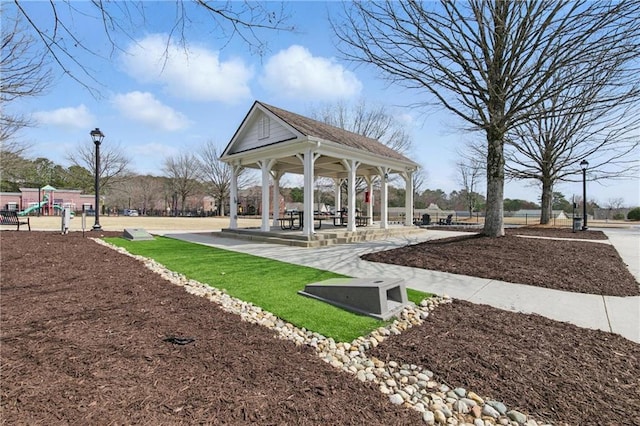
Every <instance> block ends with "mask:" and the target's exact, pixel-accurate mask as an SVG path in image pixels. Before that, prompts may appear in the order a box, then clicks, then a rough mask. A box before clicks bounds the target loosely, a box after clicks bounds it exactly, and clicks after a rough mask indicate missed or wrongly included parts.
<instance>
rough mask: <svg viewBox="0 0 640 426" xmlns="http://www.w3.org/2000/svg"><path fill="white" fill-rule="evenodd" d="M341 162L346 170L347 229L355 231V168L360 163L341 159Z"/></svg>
mask: <svg viewBox="0 0 640 426" xmlns="http://www.w3.org/2000/svg"><path fill="white" fill-rule="evenodd" d="M342 164H344V166H345V168H346V169H347V172H348V176H349V177H348V180H347V184H348V188H349V190H348V191H347V198H348V202H347V209H348V211H347V231H349V232H355V230H356V170H357V169H358V166H359V165H360V163H359V162H357V161H355V160H342Z"/></svg>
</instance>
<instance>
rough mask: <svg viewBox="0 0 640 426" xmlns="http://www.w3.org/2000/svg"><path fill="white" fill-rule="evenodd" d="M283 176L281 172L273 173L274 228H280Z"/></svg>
mask: <svg viewBox="0 0 640 426" xmlns="http://www.w3.org/2000/svg"><path fill="white" fill-rule="evenodd" d="M282 174H283V173H282V172H281V171H272V172H271V178H272V179H273V226H278V219H279V218H280V178H281V177H282Z"/></svg>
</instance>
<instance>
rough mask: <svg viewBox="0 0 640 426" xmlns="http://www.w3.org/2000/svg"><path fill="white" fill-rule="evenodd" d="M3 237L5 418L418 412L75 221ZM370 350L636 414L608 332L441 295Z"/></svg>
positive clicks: (571, 412)
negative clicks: (72, 225) (74, 229)
mask: <svg viewBox="0 0 640 426" xmlns="http://www.w3.org/2000/svg"><path fill="white" fill-rule="evenodd" d="M111 235H121V234H120V233H113V234H111ZM91 236H94V235H93V234H92V235H91ZM510 238H511V237H507V238H505V239H504V240H505V241H508V240H509V239H510ZM0 239H1V244H0V257H1V259H2V263H1V265H2V271H1V273H2V275H1V278H2V279H1V280H0V291H1V293H2V297H1V298H0V323H1V324H2V327H1V328H0V356H1V357H0V360H1V368H0V408H1V410H2V419H1V421H2V423H3V424H61V423H74V424H96V423H100V424H111V423H116V424H133V423H138V424H198V423H219V424H224V423H231V424H238V423H250V422H256V423H259V424H279V425H280V424H336V423H339V424H419V423H420V422H421V420H420V415H419V414H418V413H416V412H413V411H412V410H408V409H404V408H399V407H396V406H392V405H391V404H390V403H389V402H388V399H387V397H386V396H384V395H382V394H381V393H379V392H378V391H377V389H375V388H374V387H372V386H370V385H367V384H365V383H361V382H359V381H358V380H357V379H355V378H354V377H353V376H349V375H347V374H344V373H342V372H339V371H337V370H336V369H334V368H332V367H330V366H329V365H328V364H326V363H324V362H322V361H321V360H320V359H319V358H318V357H317V356H316V355H314V353H313V352H312V351H311V350H309V349H308V348H300V347H296V346H295V345H293V344H291V343H289V342H285V341H281V340H278V339H275V338H274V337H273V333H271V332H269V331H268V330H267V329H265V328H262V327H260V326H257V325H253V324H249V323H245V322H242V321H240V319H239V318H238V317H237V316H235V315H232V314H228V313H225V312H223V311H221V310H220V309H218V308H217V307H216V306H215V305H214V304H213V303H211V302H209V301H207V300H205V299H203V298H199V297H196V296H193V295H190V294H188V293H186V292H185V291H184V290H183V289H182V288H180V287H178V286H175V285H173V284H171V283H169V282H167V281H165V280H163V279H162V278H160V277H159V276H158V275H156V274H154V273H152V272H150V271H149V270H147V269H146V268H145V267H143V266H142V264H141V263H140V262H138V261H136V260H134V259H132V258H130V257H128V256H124V255H121V254H119V253H117V252H116V251H113V250H110V249H108V248H105V247H103V246H101V245H98V244H96V243H95V242H93V241H91V240H89V239H86V238H85V239H83V238H82V237H81V235H80V234H74V233H71V234H69V235H65V236H61V235H59V234H57V233H43V232H30V233H29V232H20V233H17V232H12V231H3V232H1V233H0ZM501 240H502V239H501ZM468 241H471V242H473V241H474V240H473V239H472V240H468ZM524 241H529V240H524ZM565 244H578V242H569V243H566V242H565ZM580 244H590V243H580ZM592 246H601V244H594V243H591V244H590V245H589V247H592ZM531 247H533V248H532V249H531V251H530V255H531V256H534V257H537V258H538V259H540V258H543V257H545V255H546V253H549V252H548V249H547V247H546V246H531ZM533 249H537V250H540V249H543V250H544V251H543V252H535V251H533ZM477 254H478V253H476V255H475V256H473V258H474V259H476V261H481V262H478V263H484V261H485V259H484V256H478V255H477ZM557 262H559V263H564V264H565V267H566V268H567V270H568V271H571V270H572V268H575V263H574V261H573V259H571V258H569V257H560V258H558V260H557ZM169 337H182V338H191V339H194V341H193V342H192V343H189V344H186V345H179V344H174V343H169V342H166V341H164V340H165V339H167V338H169ZM370 355H375V356H378V357H379V358H381V359H386V358H389V359H393V360H396V361H406V362H410V363H415V364H419V365H422V366H424V367H425V368H427V369H430V370H431V371H433V372H434V374H435V376H436V378H438V379H439V380H442V381H444V382H446V383H447V384H448V385H449V386H451V387H465V388H466V389H468V390H470V391H471V390H473V391H474V392H476V393H478V394H480V395H481V396H483V397H486V398H491V399H496V400H500V401H503V402H504V403H505V404H507V406H508V407H509V408H513V409H519V410H521V411H522V412H524V413H527V414H531V415H533V416H534V417H535V418H536V419H538V420H545V421H553V422H558V423H565V422H566V423H568V424H599V425H600V424H602V425H604V424H637V425H640V418H639V417H638V413H640V381H639V379H638V378H639V377H640V367H639V366H640V345H638V344H635V343H633V342H631V341H629V340H627V339H624V338H622V337H621V336H618V335H614V334H609V333H606V332H602V331H594V330H587V329H582V328H578V327H575V326H573V325H570V324H566V323H559V322H556V321H552V320H549V319H546V318H544V317H541V316H538V315H525V314H519V313H512V312H507V311H502V310H499V309H495V308H490V307H487V306H483V305H474V304H471V303H468V302H463V301H454V302H453V303H452V304H451V305H442V306H440V307H439V308H437V309H436V310H435V311H434V312H433V313H432V314H431V315H430V316H429V318H428V319H427V321H426V322H425V323H424V324H423V325H422V326H420V327H415V328H413V329H410V330H409V331H407V332H405V333H403V334H402V335H400V336H395V337H393V338H391V339H389V340H387V341H385V342H384V343H382V344H381V345H380V346H378V348H377V349H376V350H375V351H374V352H371V353H370Z"/></svg>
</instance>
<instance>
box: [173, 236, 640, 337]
mask: <svg viewBox="0 0 640 426" xmlns="http://www.w3.org/2000/svg"><path fill="white" fill-rule="evenodd" d="M602 230H603V231H604V232H605V234H607V236H608V237H609V239H610V242H611V243H612V244H613V245H614V247H615V248H616V250H618V252H619V253H620V255H621V257H622V259H623V261H624V262H625V263H626V264H627V265H628V267H629V270H630V271H631V273H632V274H633V275H634V276H635V277H636V280H639V281H640V228H634V229H615V230H610V229H602ZM458 234H460V233H454V232H449V231H434V230H429V231H425V232H424V234H418V235H412V236H409V237H403V238H390V239H387V240H377V241H369V242H363V243H355V244H345V245H339V246H329V247H320V248H298V247H291V246H282V245H274V244H265V243H252V242H250V241H242V240H236V239H228V238H222V237H218V236H215V234H211V233H196V234H193V233H168V232H167V233H165V235H167V236H168V237H172V238H177V239H181V240H185V241H191V242H194V243H199V244H205V245H210V246H214V247H220V248H224V249H228V250H235V251H240V252H243V253H249V254H254V255H256V256H261V257H266V258H271V259H276V260H281V261H284V262H289V263H294V264H298V265H305V266H311V267H314V268H319V269H324V270H329V271H333V272H336V273H340V274H344V275H348V276H352V277H357V278H365V277H380V278H388V279H391V278H397V277H402V278H404V279H405V281H406V284H407V286H408V287H410V288H414V289H418V290H422V291H426V292H429V293H435V294H440V295H443V294H447V295H449V296H451V297H453V298H456V299H462V300H468V301H470V302H473V303H482V304H487V305H490V306H493V307H496V308H500V309H506V310H510V311H515V312H523V313H536V314H539V315H542V316H545V317H547V318H551V319H554V320H557V321H564V322H569V323H572V324H575V325H577V326H579V327H585V328H591V329H599V330H605V331H609V332H613V333H618V334H620V335H622V336H624V337H626V338H627V339H630V340H632V341H634V342H637V343H640V296H636V297H613V296H599V295H592V294H582V293H572V292H566V291H559V290H552V289H547V288H542V287H535V286H530V285H524V284H514V283H507V282H502V281H497V280H491V279H486V278H476V277H470V276H466V275H457V274H449V273H445V272H438V271H429V270H425V269H418V268H410V267H404V266H397V265H388V264H382V263H375V262H366V261H363V260H362V259H360V256H361V255H362V254H365V253H370V252H376V251H381V250H389V249H393V248H397V247H402V246H405V245H407V244H415V243H418V242H421V241H426V240H430V239H437V238H444V237H450V236H453V235H458Z"/></svg>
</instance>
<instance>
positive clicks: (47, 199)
mask: <svg viewBox="0 0 640 426" xmlns="http://www.w3.org/2000/svg"><path fill="white" fill-rule="evenodd" d="M41 190H43V191H48V192H49V193H51V192H53V191H55V190H56V189H55V188H54V187H52V186H50V185H47V186H45V187H43V188H41ZM45 206H49V208H48V211H49V212H51V211H54V212H55V211H58V212H60V214H62V215H64V212H65V208H64V207H60V206H59V205H57V204H51V198H50V197H49V194H48V193H45V194H44V196H43V197H42V201H40V202H39V203H38V204H36V205H33V206H31V207H28V208H26V209H24V210H22V211H21V212H18V216H26V215H28V214H29V213H31V212H34V211H37V210H41V209H42V208H43V207H45ZM71 217H73V212H71Z"/></svg>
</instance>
